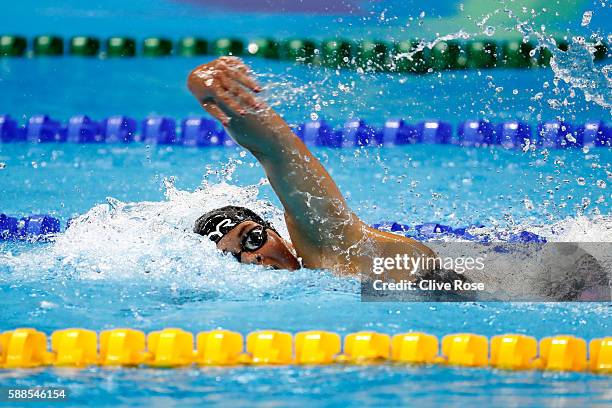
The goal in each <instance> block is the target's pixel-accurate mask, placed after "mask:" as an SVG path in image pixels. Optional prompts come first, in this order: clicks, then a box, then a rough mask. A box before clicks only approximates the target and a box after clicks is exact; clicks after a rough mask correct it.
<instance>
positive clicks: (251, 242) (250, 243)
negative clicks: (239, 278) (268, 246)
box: [231, 225, 268, 262]
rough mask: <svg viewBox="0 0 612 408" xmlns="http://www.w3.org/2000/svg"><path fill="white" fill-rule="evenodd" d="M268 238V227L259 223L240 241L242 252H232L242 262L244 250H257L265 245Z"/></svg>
mask: <svg viewBox="0 0 612 408" xmlns="http://www.w3.org/2000/svg"><path fill="white" fill-rule="evenodd" d="M267 240H268V233H267V232H266V228H265V227H263V226H261V225H258V226H257V227H255V228H253V229H251V230H250V231H249V232H247V233H246V234H244V235H243V236H242V240H241V241H240V252H232V253H231V254H232V255H233V256H234V258H236V259H237V260H238V262H240V261H241V258H242V253H243V252H254V251H257V250H258V249H260V248H261V247H262V246H264V245H265V243H266V241H267Z"/></svg>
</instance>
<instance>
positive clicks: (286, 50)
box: [282, 39, 316, 64]
mask: <svg viewBox="0 0 612 408" xmlns="http://www.w3.org/2000/svg"><path fill="white" fill-rule="evenodd" d="M315 48H316V47H315V43H314V42H313V41H310V40H298V39H293V40H288V41H285V42H284V43H283V46H282V58H283V59H287V60H291V61H296V62H301V63H306V64H307V63H311V62H313V60H314V57H315Z"/></svg>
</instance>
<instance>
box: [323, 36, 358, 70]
mask: <svg viewBox="0 0 612 408" xmlns="http://www.w3.org/2000/svg"><path fill="white" fill-rule="evenodd" d="M351 48H352V46H351V43H349V42H348V41H344V40H327V41H324V42H323V44H321V52H322V54H323V55H322V57H323V65H325V66H328V67H330V68H341V67H348V66H349V65H351V63H352V61H351Z"/></svg>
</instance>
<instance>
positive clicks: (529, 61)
mask: <svg viewBox="0 0 612 408" xmlns="http://www.w3.org/2000/svg"><path fill="white" fill-rule="evenodd" d="M533 48H534V47H533V44H531V43H525V42H523V41H521V40H517V41H507V42H505V43H504V47H503V56H502V58H503V61H504V65H505V66H506V67H509V68H528V67H530V66H532V65H534V59H533V58H532V57H531V55H529V53H530V52H531V51H533Z"/></svg>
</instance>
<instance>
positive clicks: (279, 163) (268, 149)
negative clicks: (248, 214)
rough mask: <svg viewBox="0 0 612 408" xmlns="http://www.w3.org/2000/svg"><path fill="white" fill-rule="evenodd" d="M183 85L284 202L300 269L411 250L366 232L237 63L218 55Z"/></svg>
mask: <svg viewBox="0 0 612 408" xmlns="http://www.w3.org/2000/svg"><path fill="white" fill-rule="evenodd" d="M188 87H189V89H190V91H191V92H192V93H193V94H194V96H195V97H196V98H197V99H198V101H200V104H201V105H202V107H203V108H204V109H206V111H208V112H209V113H210V114H211V115H213V116H214V117H216V118H217V119H219V120H220V121H221V122H222V123H223V125H224V126H225V127H226V128H227V130H228V131H229V133H230V135H231V136H232V137H233V138H234V140H235V141H236V142H237V143H238V144H240V145H241V146H243V147H245V148H246V149H248V150H249V151H250V152H251V153H253V155H254V156H255V157H256V158H257V160H259V162H260V163H261V165H262V166H263V168H264V170H265V172H266V175H267V176H268V179H269V180H270V184H271V185H272V188H273V189H274V191H275V192H276V194H277V195H278V197H279V199H280V200H281V202H282V204H283V207H284V209H285V219H286V221H287V226H288V228H289V233H290V235H291V240H292V242H293V244H294V246H295V248H296V250H297V251H298V254H299V256H301V257H302V259H303V262H304V266H306V267H310V268H331V269H336V270H344V271H346V272H355V271H358V270H363V267H364V266H365V265H364V263H367V264H369V263H370V262H371V260H370V258H371V255H372V254H377V255H378V256H381V251H382V252H383V253H386V252H388V251H393V249H394V248H395V247H399V248H404V249H405V247H406V244H407V243H410V244H414V241H412V240H407V239H406V238H404V237H398V236H397V235H392V234H385V233H381V232H380V231H377V230H373V229H371V228H369V227H368V226H366V225H365V224H364V223H363V222H362V221H361V220H360V219H359V218H358V217H357V216H356V215H355V214H354V213H353V212H352V211H351V209H350V208H349V207H348V205H347V204H346V201H345V200H344V198H343V196H342V194H341V193H340V190H339V189H338V186H337V185H336V183H335V182H334V180H333V179H332V178H331V176H330V175H329V173H328V172H327V171H326V170H325V168H324V167H323V165H322V164H321V163H320V162H319V160H318V159H317V158H316V157H314V156H313V155H312V153H311V152H310V151H309V150H308V148H307V147H306V146H305V145H304V143H303V142H302V141H301V140H300V139H299V138H298V137H297V136H296V135H295V134H294V133H293V132H292V131H291V129H290V128H289V126H288V125H287V123H286V122H285V121H284V120H283V119H282V118H281V117H280V116H279V115H278V114H277V113H276V112H275V111H274V110H273V109H272V108H270V107H269V106H267V105H266V104H265V103H264V102H262V101H261V100H259V99H257V98H256V97H255V95H254V94H253V92H259V90H260V88H259V86H258V85H257V84H256V83H255V81H254V80H253V79H252V78H250V77H249V71H248V68H247V67H246V66H245V65H244V64H243V63H242V62H241V61H240V60H239V59H237V58H228V57H223V58H220V59H218V60H215V61H213V62H211V63H209V64H205V65H202V66H200V67H198V68H196V69H195V70H193V71H192V72H191V74H190V75H189V79H188ZM381 244H382V247H380V245H381ZM416 245H417V246H418V244H416ZM377 246H379V247H378V248H377ZM423 247H424V246H423ZM425 248H426V247H425ZM421 249H422V248H421ZM366 252H369V253H366ZM404 252H406V251H404Z"/></svg>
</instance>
